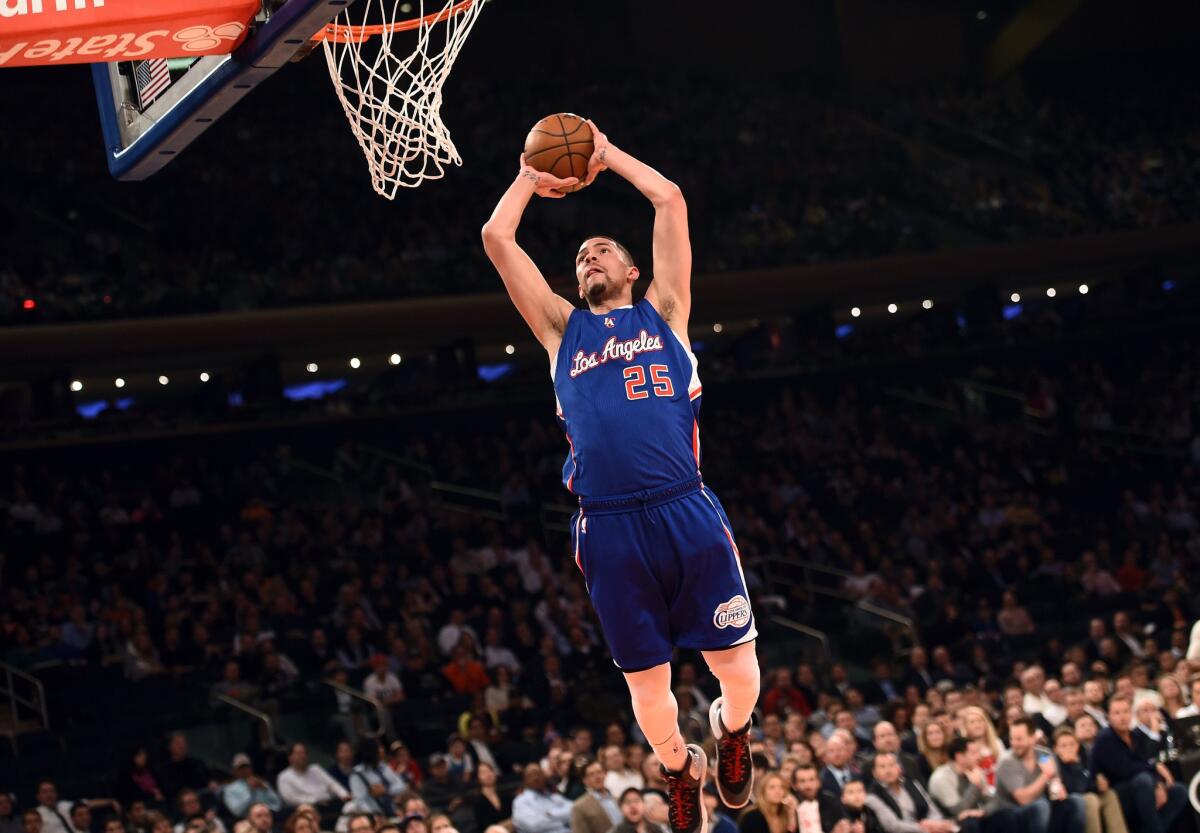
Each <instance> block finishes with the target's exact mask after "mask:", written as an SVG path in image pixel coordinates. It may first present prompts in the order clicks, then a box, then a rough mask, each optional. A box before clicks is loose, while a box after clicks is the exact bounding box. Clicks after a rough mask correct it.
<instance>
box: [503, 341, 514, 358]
mask: <svg viewBox="0 0 1200 833" xmlns="http://www.w3.org/2000/svg"><path fill="white" fill-rule="evenodd" d="M504 352H505V353H508V355H510V356H511V355H512V354H513V353H515V352H517V348H516V347H513V346H512V345H511V344H506V345H504Z"/></svg>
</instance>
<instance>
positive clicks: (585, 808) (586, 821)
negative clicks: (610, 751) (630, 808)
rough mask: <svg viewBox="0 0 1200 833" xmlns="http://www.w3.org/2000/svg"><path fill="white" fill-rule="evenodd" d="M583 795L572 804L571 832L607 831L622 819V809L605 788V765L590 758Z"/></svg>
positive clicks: (590, 832) (584, 780)
mask: <svg viewBox="0 0 1200 833" xmlns="http://www.w3.org/2000/svg"><path fill="white" fill-rule="evenodd" d="M583 786H584V788H585V790H586V792H584V794H583V795H581V796H579V798H577V799H575V802H574V804H572V805H571V833H606V831H608V829H609V828H611V827H613V826H614V825H616V824H619V823H620V821H621V809H620V808H619V807H618V806H617V802H616V800H615V799H614V798H613V797H612V796H611V795H609V793H608V790H606V789H605V788H604V765H603V764H601V763H600V762H599V761H596V760H589V761H588V762H587V765H586V766H585V767H584V770H583Z"/></svg>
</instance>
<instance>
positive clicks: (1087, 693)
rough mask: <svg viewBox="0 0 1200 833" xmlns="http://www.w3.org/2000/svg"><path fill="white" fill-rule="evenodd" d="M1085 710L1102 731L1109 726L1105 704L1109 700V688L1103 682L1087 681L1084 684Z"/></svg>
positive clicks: (1096, 680)
mask: <svg viewBox="0 0 1200 833" xmlns="http://www.w3.org/2000/svg"><path fill="white" fill-rule="evenodd" d="M1083 699H1084V703H1085V704H1086V705H1084V707H1083V710H1084V711H1085V712H1087V713H1088V714H1090V715H1091V716H1092V720H1094V721H1096V725H1097V726H1099V727H1100V728H1101V729H1103V728H1104V727H1106V726H1108V713H1107V711H1105V708H1104V702H1105V701H1106V700H1107V699H1108V686H1107V685H1106V684H1105V682H1104V681H1103V680H1098V679H1093V680H1086V681H1085V682H1084V684H1083Z"/></svg>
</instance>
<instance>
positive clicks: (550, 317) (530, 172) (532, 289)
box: [483, 156, 578, 355]
mask: <svg viewBox="0 0 1200 833" xmlns="http://www.w3.org/2000/svg"><path fill="white" fill-rule="evenodd" d="M576 182H578V180H577V179H575V177H570V178H569V179H559V178H557V177H554V176H551V175H550V174H546V173H542V172H540V171H537V170H534V169H533V168H531V167H529V166H528V165H526V164H525V157H523V156H522V157H521V170H520V172H519V173H518V174H517V178H516V179H515V180H513V184H512V185H510V186H508V190H507V191H505V192H504V196H502V197H501V198H500V202H498V203H497V204H496V209H495V210H494V211H493V212H492V216H491V219H489V220H488V221H487V222H486V223H484V224H483V250H484V251H485V252H487V256H488V258H489V259H490V260H491V261H492V264H493V265H494V266H495V267H496V271H498V272H499V273H500V279H501V280H503V281H504V287H505V288H506V289H507V290H508V296H509V297H510V298H512V301H513V303H514V304H515V305H516V307H517V311H518V312H520V313H521V317H522V318H524V319H525V323H526V324H528V325H529V329H531V330H533V334H534V336H536V337H537V340H538V341H540V342H541V343H542V346H543V347H545V348H546V350H547V351H548V352H549V353H551V354H552V355H553V354H554V353H555V352H556V351H557V350H558V345H559V343H560V342H561V341H562V333H563V329H564V328H565V327H566V323H567V318H568V317H569V316H570V315H571V310H573V309H574V307H572V306H571V304H570V302H568V301H567V299H566V298H563V297H562V296H561V295H557V294H555V292H554V291H553V290H552V289H551V288H550V285H549V284H548V283H546V279H545V278H544V277H543V276H542V273H541V271H540V270H539V269H538V268H537V265H536V264H535V263H534V262H533V260H532V259H531V258H530V257H529V255H528V254H526V253H525V250H524V249H522V248H521V246H520V245H519V244H518V243H517V226H519V225H520V224H521V217H522V215H523V214H524V213H525V207H526V206H527V205H529V200H530V199H531V198H532V197H533V195H534V194H537V195H538V196H541V197H551V198H558V197H562V196H563V194H562V192H561V191H560V190H558V189H560V188H563V187H569V186H571V185H574V184H575V183H576Z"/></svg>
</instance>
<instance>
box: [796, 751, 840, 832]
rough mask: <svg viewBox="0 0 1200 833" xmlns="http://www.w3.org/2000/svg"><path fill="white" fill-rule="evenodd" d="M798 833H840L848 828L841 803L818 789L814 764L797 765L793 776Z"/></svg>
mask: <svg viewBox="0 0 1200 833" xmlns="http://www.w3.org/2000/svg"><path fill="white" fill-rule="evenodd" d="M792 789H793V791H794V792H795V794H796V802H797V803H796V818H797V821H798V825H799V827H798V833H843V832H844V831H847V830H848V829H849V827H850V824H849V822H847V821H846V811H845V809H844V808H843V807H842V802H841V800H840V799H839V798H838V797H837V796H836V795H834V794H833V793H829V792H826V791H825V790H823V789H821V776H820V775H819V774H818V772H817V767H816V765H815V764H800V765H799V766H797V767H796V771H795V772H793V773H792Z"/></svg>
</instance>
